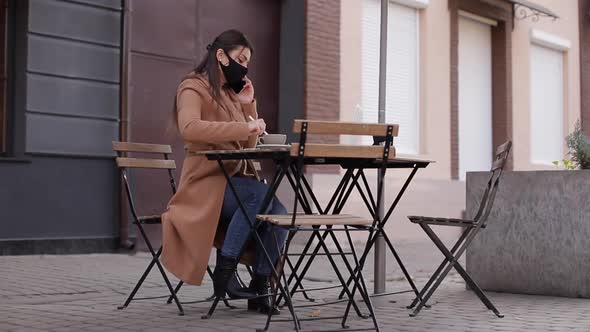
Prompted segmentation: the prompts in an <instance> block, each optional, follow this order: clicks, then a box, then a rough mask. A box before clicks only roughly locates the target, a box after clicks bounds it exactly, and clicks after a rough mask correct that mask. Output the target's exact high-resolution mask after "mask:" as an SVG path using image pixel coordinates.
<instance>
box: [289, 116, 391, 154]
mask: <svg viewBox="0 0 590 332" xmlns="http://www.w3.org/2000/svg"><path fill="white" fill-rule="evenodd" d="M293 132H294V133H296V134H300V137H301V138H303V140H301V139H300V142H299V143H294V144H293V145H292V146H291V155H292V156H297V155H299V154H300V153H301V152H302V151H304V157H316V158H330V157H333V158H353V157H354V158H358V157H361V158H368V159H369V158H370V159H378V158H383V156H384V154H386V155H387V158H388V159H393V158H395V148H394V147H391V144H392V142H393V138H394V137H397V135H398V132H399V125H397V124H384V123H352V122H337V121H316V120H295V122H294V125H293ZM308 134H323V135H354V136H363V135H364V136H373V137H374V140H375V141H383V142H385V141H388V142H389V148H388V149H389V151H388V152H387V153H384V147H383V146H380V145H370V146H369V145H346V144H319V143H308V142H307V135H308ZM302 145H304V146H303V147H302Z"/></svg>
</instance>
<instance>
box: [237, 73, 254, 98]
mask: <svg viewBox="0 0 590 332" xmlns="http://www.w3.org/2000/svg"><path fill="white" fill-rule="evenodd" d="M244 81H246V85H244V88H243V89H242V91H240V93H238V99H239V100H240V103H242V104H250V103H251V102H253V101H254V86H253V85H252V81H250V79H249V78H248V77H244Z"/></svg>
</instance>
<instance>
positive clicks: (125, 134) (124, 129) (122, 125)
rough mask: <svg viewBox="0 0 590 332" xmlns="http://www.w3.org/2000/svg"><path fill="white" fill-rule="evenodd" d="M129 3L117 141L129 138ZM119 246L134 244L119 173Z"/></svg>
mask: <svg viewBox="0 0 590 332" xmlns="http://www.w3.org/2000/svg"><path fill="white" fill-rule="evenodd" d="M130 3H131V1H129V0H121V16H122V22H121V23H122V24H121V53H120V67H121V68H120V70H121V75H120V87H119V119H120V121H119V141H121V142H127V141H128V140H129V118H128V117H129V110H128V107H129V102H128V98H129V27H130V23H131V22H130V17H131V15H130V11H131V8H130ZM119 179H120V181H119V197H120V202H119V248H121V249H126V250H131V249H133V248H134V247H135V244H134V243H133V242H131V240H130V238H129V222H128V220H129V215H128V210H127V208H126V207H127V204H128V202H127V193H126V192H125V183H124V182H123V178H122V176H121V174H119Z"/></svg>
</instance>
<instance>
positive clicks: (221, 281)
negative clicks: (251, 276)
mask: <svg viewBox="0 0 590 332" xmlns="http://www.w3.org/2000/svg"><path fill="white" fill-rule="evenodd" d="M236 265H237V259H235V258H231V257H225V256H222V255H218V256H217V264H216V265H215V270H214V271H213V290H214V292H215V296H218V297H221V298H224V297H225V294H226V293H227V295H228V297H230V298H232V299H248V298H252V297H255V296H256V293H255V292H254V291H252V290H250V289H248V288H242V287H241V285H240V283H239V281H238V280H237V277H236V275H235V274H236Z"/></svg>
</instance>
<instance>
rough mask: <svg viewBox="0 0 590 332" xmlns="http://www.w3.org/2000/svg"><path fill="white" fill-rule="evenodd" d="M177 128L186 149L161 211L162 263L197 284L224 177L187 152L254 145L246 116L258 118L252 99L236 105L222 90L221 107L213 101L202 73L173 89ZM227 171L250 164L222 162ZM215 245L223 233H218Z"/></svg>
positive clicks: (211, 236) (241, 169) (246, 168)
mask: <svg viewBox="0 0 590 332" xmlns="http://www.w3.org/2000/svg"><path fill="white" fill-rule="evenodd" d="M176 101H177V111H178V128H179V131H180V134H181V135H182V138H183V140H184V142H185V150H187V151H188V152H189V153H188V154H187V155H186V157H185V159H184V163H183V166H182V174H181V177H180V183H179V187H178V192H177V193H176V194H175V195H174V196H173V197H172V198H171V200H170V202H169V204H168V209H167V211H166V212H164V214H163V215H162V228H163V240H162V241H163V246H164V248H163V252H162V262H163V264H164V266H166V268H167V269H168V271H170V272H171V273H173V274H174V275H175V276H176V277H178V278H179V279H181V280H183V281H184V282H186V283H189V284H193V285H200V284H201V282H202V280H203V277H204V275H205V273H206V269H207V264H208V262H209V255H210V252H211V248H212V246H213V242H214V238H215V235H216V230H217V224H218V221H219V216H220V214H221V206H222V204H223V196H224V191H225V187H226V184H227V181H226V179H225V177H224V176H223V173H222V172H221V170H220V169H219V166H218V164H217V162H216V161H209V160H207V159H206V157H205V156H203V155H194V154H191V153H190V152H197V151H204V150H225V149H241V148H244V147H254V146H255V145H256V136H255V135H251V136H249V130H248V125H247V123H246V122H247V120H246V119H248V116H252V117H254V118H257V113H256V102H255V101H254V102H252V103H251V104H241V103H240V102H239V101H238V100H237V98H236V95H235V94H234V93H233V91H231V90H225V89H222V103H221V104H222V106H223V107H220V105H218V104H216V103H215V102H214V101H213V98H212V96H211V92H210V89H209V84H208V81H207V80H206V79H205V78H203V77H202V76H193V77H191V78H188V79H185V80H184V81H183V82H181V84H180V85H179V87H178V90H177V93H176ZM225 166H226V169H227V170H228V172H229V174H230V175H235V174H236V173H240V174H245V175H248V174H253V173H254V172H255V171H254V170H253V168H252V167H251V164H250V163H246V162H243V161H240V162H234V161H229V162H225ZM217 238H218V239H217V241H216V245H217V246H219V245H220V244H221V241H219V240H222V239H223V234H217Z"/></svg>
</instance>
